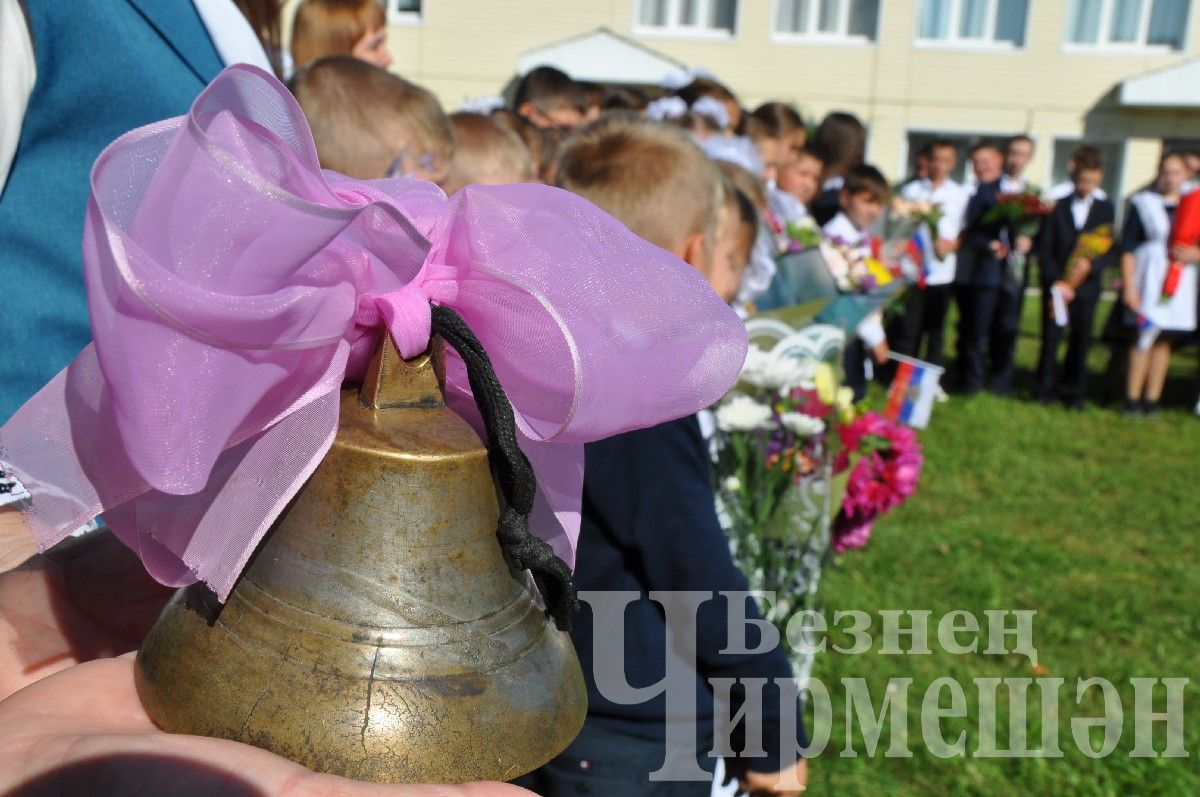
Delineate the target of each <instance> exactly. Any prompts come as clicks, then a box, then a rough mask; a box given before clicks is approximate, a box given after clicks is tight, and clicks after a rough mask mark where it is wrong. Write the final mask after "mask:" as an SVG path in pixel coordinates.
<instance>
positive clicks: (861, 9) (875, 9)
mask: <svg viewBox="0 0 1200 797" xmlns="http://www.w3.org/2000/svg"><path fill="white" fill-rule="evenodd" d="M878 23H879V0H777V2H776V4H775V32H776V33H796V34H800V35H820V36H849V37H853V38H866V39H871V40H874V38H875V33H876V29H877V28H878Z"/></svg>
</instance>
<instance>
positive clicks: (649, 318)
mask: <svg viewBox="0 0 1200 797" xmlns="http://www.w3.org/2000/svg"><path fill="white" fill-rule="evenodd" d="M84 257H85V264H86V269H85V272H86V279H87V288H88V302H89V307H90V311H91V317H92V329H93V334H94V343H93V344H92V345H91V346H89V347H88V348H86V349H85V350H84V351H83V352H82V353H81V354H80V355H79V357H78V358H76V360H75V361H74V362H73V363H72V364H71V365H70V366H69V367H68V368H67V369H65V370H64V371H63V372H62V373H60V374H59V375H58V376H57V377H55V379H54V380H52V381H51V382H50V383H49V384H48V385H47V386H46V387H44V388H43V389H42V390H41V391H40V392H39V393H38V394H37V395H36V396H35V397H34V398H32V399H30V401H29V402H28V403H27V404H26V405H25V406H24V407H22V408H21V409H20V410H19V411H18V412H17V413H16V415H14V416H13V417H12V419H11V420H10V421H9V422H8V423H6V424H5V425H4V427H3V428H0V468H2V469H4V470H5V471H7V472H9V473H10V474H12V475H15V476H16V478H17V479H19V480H20V481H21V482H22V483H23V484H24V486H25V488H26V489H28V490H29V492H30V494H31V495H32V499H31V500H30V501H29V502H28V506H27V507H26V510H25V511H26V516H27V519H28V522H29V526H30V528H31V529H32V532H33V534H34V536H35V537H36V539H37V542H38V544H39V547H41V548H42V549H45V548H47V547H49V546H51V545H53V544H55V543H56V542H58V541H59V540H61V539H62V538H63V537H65V536H66V535H67V534H69V533H70V532H71V530H73V529H75V528H77V527H78V526H79V525H81V524H82V523H84V522H86V521H88V520H89V519H91V518H92V517H94V516H95V515H97V514H100V513H101V512H103V514H104V516H105V519H106V521H107V522H108V524H109V526H110V527H111V528H112V529H113V532H114V533H116V534H117V535H118V536H119V537H120V538H121V540H122V541H124V542H125V543H126V544H127V545H129V546H130V547H131V548H132V549H133V550H135V551H137V552H138V554H139V555H140V556H141V558H142V561H143V562H144V563H145V565H146V568H147V570H148V571H149V572H150V573H151V574H153V575H154V576H155V577H156V578H157V579H159V580H160V581H162V582H163V583H166V584H172V585H184V584H188V583H192V582H194V581H196V580H203V581H205V582H207V583H208V584H209V585H210V586H211V587H212V588H213V589H214V590H215V591H216V592H217V594H218V595H219V596H220V597H221V598H222V599H224V598H225V596H226V595H227V594H228V592H229V590H230V589H231V588H232V585H233V583H234V581H235V580H236V578H237V576H238V574H239V573H240V572H241V570H242V569H243V568H244V566H245V564H246V562H247V560H248V558H249V556H250V554H251V552H252V551H253V550H254V549H255V546H256V545H257V543H258V542H259V540H260V539H261V538H262V536H263V534H264V533H266V531H267V529H268V528H269V527H270V525H271V523H272V522H273V521H274V519H275V518H276V517H277V516H278V515H279V513H280V512H281V511H282V509H283V508H284V507H285V506H286V504H287V502H288V501H289V500H290V499H291V497H292V496H293V495H295V493H296V491H297V490H298V489H299V488H300V486H301V485H302V484H303V483H304V481H305V479H307V478H308V476H309V475H311V473H312V472H313V470H314V469H315V468H316V466H317V464H318V463H319V462H320V461H321V458H322V457H323V456H324V454H325V452H326V451H327V450H328V448H329V446H330V444H331V443H332V441H333V437H334V434H335V432H336V430H337V424H338V394H339V390H340V388H341V385H342V382H343V380H345V379H356V378H361V376H362V374H363V372H364V371H365V368H366V364H367V360H368V359H369V356H370V354H371V349H372V347H373V345H374V342H375V340H376V335H377V334H378V331H377V330H378V327H379V325H380V324H383V325H384V326H386V328H387V330H388V332H389V333H390V334H391V335H392V337H393V338H394V339H395V341H396V343H397V345H398V346H399V348H400V350H401V352H402V353H403V354H405V355H406V356H411V355H413V354H416V353H419V352H420V351H421V350H422V349H424V347H425V345H426V343H427V342H428V340H429V331H430V315H429V302H430V301H434V302H437V303H439V304H444V305H447V306H450V307H453V308H454V309H455V310H456V311H457V312H458V313H459V314H460V315H461V316H462V317H463V318H464V319H465V320H466V322H467V323H468V324H469V325H470V326H471V328H472V329H473V330H474V332H475V333H476V335H477V336H478V337H479V339H480V341H481V342H482V343H483V345H484V347H485V348H486V350H487V352H488V354H489V356H490V357H491V359H492V361H493V364H494V366H495V369H496V373H497V375H498V376H499V378H500V381H501V383H502V384H503V386H504V388H505V390H506V392H507V393H508V396H509V398H510V400H511V401H512V404H513V408H514V411H515V414H516V418H517V423H518V427H519V431H520V434H521V447H522V449H523V450H524V451H525V453H526V455H527V456H528V457H529V459H530V461H531V462H532V464H533V466H534V470H535V472H536V474H537V476H538V480H539V493H538V502H537V506H536V507H535V511H534V515H533V518H532V526H533V530H534V532H535V533H536V534H538V535H539V536H541V537H542V538H543V539H545V540H547V541H549V542H550V543H551V544H552V545H553V546H554V548H555V550H556V552H557V553H558V554H559V555H560V556H562V557H563V558H565V559H566V560H567V561H568V562H571V561H573V559H574V556H573V550H574V539H575V536H576V534H577V533H578V523H579V517H578V512H579V500H580V488H581V484H582V476H583V460H582V444H583V443H585V442H587V441H590V440H596V439H600V438H603V437H607V436H610V435H613V434H616V433H619V432H622V431H626V430H629V429H634V428H640V427H645V426H649V425H653V424H656V423H660V422H662V421H665V420H667V419H671V418H676V417H681V416H683V415H686V414H689V413H692V412H695V411H696V410H698V409H700V408H702V407H705V406H707V405H709V404H711V403H713V402H715V401H716V400H717V399H718V398H719V397H720V396H721V395H722V393H723V392H724V391H725V390H726V389H727V388H728V387H729V385H730V384H732V382H733V381H734V379H735V378H736V376H737V373H738V371H739V369H740V367H741V365H742V362H743V361H744V358H745V348H746V335H745V330H744V327H743V326H742V325H741V323H740V322H739V320H738V318H737V316H736V315H734V313H733V312H732V311H731V310H730V309H729V308H727V307H726V306H725V305H724V304H723V303H722V302H721V301H720V299H718V298H717V296H716V295H715V294H714V293H713V292H712V291H711V290H710V289H709V288H708V286H707V284H706V283H705V282H704V281H703V280H702V279H701V278H700V277H699V276H698V275H697V274H696V273H695V272H694V271H692V270H691V269H689V268H688V267H687V266H686V265H684V264H683V263H682V262H680V261H679V260H678V259H677V258H675V257H674V256H672V255H671V254H669V253H668V252H665V251H663V250H662V249H659V248H657V247H654V246H652V245H650V244H648V243H646V242H645V241H643V240H642V239H640V238H638V237H636V236H634V235H633V234H632V233H630V232H629V231H628V230H627V229H626V228H625V227H624V226H623V225H622V224H620V223H619V222H618V221H616V220H615V219H613V218H612V217H610V216H608V215H606V214H604V213H603V212H601V211H599V210H598V209H596V208H595V207H594V206H592V205H590V204H589V203H587V202H586V201H584V200H582V199H580V198H578V197H576V196H574V195H572V194H569V193H566V192H564V191H560V190H558V189H555V188H549V187H546V186H540V185H510V186H495V187H482V186H473V187H469V188H466V189H464V190H462V191H460V192H459V193H457V194H455V195H454V196H453V197H451V198H450V199H447V198H446V197H445V196H444V195H443V194H442V192H441V191H440V190H439V189H438V188H437V187H436V186H433V185H431V184H428V183H422V182H419V181H415V180H403V179H396V180H378V181H370V182H363V181H356V180H351V179H349V178H346V177H343V176H341V175H338V174H334V173H332V172H322V171H321V169H320V168H319V165H318V161H317V155H316V151H315V149H314V146H313V142H312V137H311V135H310V133H309V130H308V127H307V125H306V123H305V120H304V117H303V115H302V114H301V112H300V109H299V107H298V106H297V105H296V103H295V101H294V100H293V99H292V98H291V96H290V95H289V94H288V92H287V91H286V89H285V88H284V87H283V86H282V85H281V84H280V83H279V82H278V81H276V80H275V79H274V78H272V77H271V76H269V75H268V74H267V73H265V72H262V71H261V70H258V69H256V68H253V67H249V66H245V65H240V66H235V67H230V68H229V69H227V70H225V71H224V72H223V73H222V74H221V75H220V76H219V77H218V78H217V79H216V80H215V81H214V82H213V83H212V85H210V86H209V87H208V89H207V90H206V91H205V92H204V93H203V94H201V95H200V97H199V98H198V99H197V100H196V103H195V105H194V106H193V107H192V109H191V111H190V113H189V114H188V115H187V116H184V117H180V118H176V119H170V120H167V121H164V122H160V123H158V124H154V125H150V126H147V127H144V128H140V129H138V130H134V131H132V132H130V133H128V134H126V135H125V136H122V137H121V138H120V139H118V140H117V141H116V142H114V143H113V144H112V145H111V146H110V147H109V148H108V149H107V150H105V151H104V153H103V154H102V155H101V156H100V158H99V159H98V160H97V162H96V165H95V168H94V170H93V173H92V196H91V200H90V202H89V206H88V214H87V221H86V228H85V233H84ZM455 366H457V367H455ZM447 370H448V374H447V393H448V396H447V398H448V401H449V402H450V404H451V406H452V407H455V408H456V409H457V410H459V411H460V412H461V413H462V414H464V416H466V417H471V416H472V415H473V413H474V405H473V402H472V400H471V397H470V392H469V389H468V388H467V383H466V378H465V373H464V372H463V369H462V367H461V363H460V362H457V361H451V362H450V363H448V368H447Z"/></svg>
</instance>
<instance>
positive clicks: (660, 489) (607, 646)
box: [515, 115, 807, 797]
mask: <svg viewBox="0 0 1200 797" xmlns="http://www.w3.org/2000/svg"><path fill="white" fill-rule="evenodd" d="M558 182H559V185H560V187H562V188H566V189H567V190H569V191H572V192H574V193H576V194H579V195H581V196H583V197H584V198H586V199H588V200H590V201H592V202H594V203H595V204H596V205H598V206H599V207H600V208H602V209H604V210H606V211H608V212H609V213H612V214H613V215H614V216H616V217H617V218H618V219H620V220H621V221H622V222H624V223H625V224H626V225H627V226H628V227H629V229H630V230H632V231H633V232H635V233H637V234H638V235H641V236H642V237H643V238H645V239H646V240H648V241H650V242H651V243H655V244H657V245H659V246H662V247H663V248H665V249H668V250H670V251H672V252H674V253H675V254H676V255H678V256H679V258H680V259H681V260H683V261H685V262H687V263H689V264H690V265H692V266H693V267H694V268H696V269H697V270H698V271H699V272H700V273H701V274H703V275H704V276H705V277H706V278H708V280H709V283H710V284H712V285H714V289H715V290H717V292H718V294H719V295H724V296H725V297H726V298H731V297H732V296H733V295H734V294H735V293H736V285H734V286H733V290H732V291H730V292H729V293H728V294H726V293H724V290H723V289H722V288H720V287H718V286H720V285H721V284H722V280H721V279H720V278H719V274H720V273H721V272H720V271H719V270H718V266H719V264H718V263H717V262H716V261H717V260H718V259H719V258H718V256H717V254H716V251H717V246H716V242H717V239H718V238H719V237H720V236H719V234H718V229H717V228H718V227H719V226H720V224H721V215H722V214H721V211H720V209H719V204H718V202H717V199H718V197H719V195H720V191H721V181H720V177H719V172H718V171H717V168H716V166H715V165H713V163H712V162H711V161H710V160H709V159H708V158H707V157H706V156H705V155H704V153H703V152H702V151H701V150H700V149H699V148H698V147H697V146H696V145H695V144H694V143H692V142H691V141H690V140H689V139H688V138H687V137H686V136H685V135H684V133H683V132H682V131H681V130H680V129H678V128H676V127H673V126H668V125H664V124H660V123H655V122H650V121H648V120H643V119H639V118H637V117H632V116H628V117H627V116H624V115H610V116H606V117H604V118H602V119H600V120H598V121H596V122H593V123H592V124H591V125H589V126H588V127H586V128H584V129H583V130H582V131H580V132H579V133H577V134H576V135H575V136H573V137H572V138H571V139H570V141H569V142H568V143H567V144H566V146H565V147H564V148H563V151H562V153H561V155H560V159H559V172H558ZM668 311H669V308H664V312H668ZM709 468H710V462H709V454H708V446H707V443H706V442H705V440H704V438H703V436H702V434H701V431H700V424H699V421H698V419H697V417H696V416H694V415H692V416H688V417H686V418H680V419H678V420H675V421H669V422H667V423H661V424H659V425H658V426H653V427H650V428H648V429H639V430H636V431H632V432H626V433H625V434H620V435H616V436H615V437H610V438H608V439H606V440H599V441H597V442H594V443H588V444H587V445H586V446H585V447H584V478H583V506H582V517H581V528H580V534H579V550H578V556H577V562H576V567H575V585H576V587H578V588H579V590H580V593H581V594H586V593H593V592H594V593H601V592H607V593H609V594H616V593H621V592H623V593H625V594H626V595H630V594H631V593H632V594H638V595H640V597H639V598H638V599H636V600H633V601H632V602H629V603H628V605H627V606H625V607H624V610H623V615H621V616H622V617H623V620H622V623H621V625H622V628H623V631H624V639H619V638H614V637H611V636H605V633H604V631H605V630H606V629H607V630H608V631H611V627H610V626H609V625H608V624H607V622H606V621H605V617H606V616H607V615H605V614H604V613H603V612H601V611H600V609H599V608H598V607H597V605H596V604H595V603H594V602H595V601H596V600H597V599H598V598H597V596H592V597H590V598H587V600H586V601H585V603H584V605H583V606H582V607H581V611H580V612H579V613H578V614H576V615H575V618H574V627H573V628H572V630H571V639H572V641H573V642H574V643H575V649H576V651H577V652H578V654H579V660H580V664H581V665H582V667H583V675H584V681H585V683H586V685H587V690H588V715H587V720H586V722H585V723H584V726H583V730H581V731H580V733H579V736H578V737H576V739H575V740H574V741H573V742H572V743H571V745H570V746H569V747H568V748H567V749H566V750H565V751H563V753H561V754H560V755H559V756H558V757H557V758H555V759H554V760H552V761H550V762H549V763H548V764H546V765H545V766H543V767H542V768H540V769H538V770H536V771H535V772H532V773H530V774H529V775H526V776H523V777H521V778H519V779H517V780H516V781H515V782H516V783H517V784H518V785H520V786H524V787H525V788H528V789H531V790H532V791H534V792H536V793H537V794H539V795H542V797H575V795H579V794H587V793H590V794H593V795H597V797H600V795H605V796H606V797H607V795H613V796H614V797H617V796H618V795H619V797H652V796H653V797H708V795H709V794H710V793H711V791H712V782H711V780H710V779H708V778H706V777H705V776H704V774H703V773H705V772H708V773H711V772H712V770H713V768H714V767H715V765H716V762H715V760H713V758H712V757H711V756H709V755H708V751H709V750H711V749H712V743H713V728H714V725H713V723H714V717H716V716H717V715H718V714H717V712H718V710H719V708H720V707H719V706H718V703H717V700H716V698H715V696H714V687H713V679H717V678H722V679H724V678H735V679H736V678H742V679H745V678H756V679H767V683H768V685H767V686H766V687H764V688H763V700H762V703H761V705H760V706H759V707H758V709H757V710H753V708H754V707H753V705H752V704H747V703H746V702H745V700H746V693H745V692H744V691H740V690H739V691H737V692H736V693H735V694H734V695H733V696H732V697H731V700H730V703H731V705H730V706H729V708H730V712H731V713H730V716H735V715H736V713H737V711H738V710H739V709H740V708H743V707H745V708H747V710H748V711H749V713H748V715H747V717H746V723H747V725H748V724H749V723H755V724H757V725H759V727H760V728H761V729H762V739H763V741H762V749H763V750H764V751H765V752H767V753H768V755H766V756H763V757H758V758H749V757H739V758H737V759H730V760H728V761H727V765H728V766H729V768H730V769H729V771H730V773H731V774H733V775H734V776H735V777H736V778H737V779H738V780H739V781H740V785H741V787H742V788H743V790H744V791H748V792H751V793H755V794H758V793H767V794H773V793H776V791H777V790H776V788H775V787H776V786H777V785H779V784H780V783H781V782H782V783H783V784H784V785H786V784H787V783H790V782H797V783H799V784H801V785H803V784H804V783H805V780H806V778H807V765H806V763H805V760H804V759H803V758H798V757H797V755H795V754H791V755H785V754H784V753H783V752H782V750H783V747H782V745H783V742H784V741H785V740H786V741H787V742H788V743H791V742H792V741H793V740H797V741H801V742H802V741H803V740H802V737H803V727H802V725H803V712H799V713H798V714H797V715H796V716H794V717H791V716H788V715H785V714H784V713H783V712H782V709H781V705H780V701H781V699H782V698H781V694H782V695H783V696H786V695H787V693H781V692H780V690H779V687H778V685H779V683H780V681H781V680H788V679H790V678H791V675H792V671H791V665H790V664H789V663H788V660H787V657H786V655H785V653H784V650H783V649H782V648H781V647H779V646H776V647H773V648H771V649H770V650H763V651H757V650H754V651H750V650H749V648H746V649H745V652H739V651H738V649H737V648H735V647H734V646H732V645H731V644H730V640H729V638H728V634H727V629H728V624H727V618H728V608H729V605H728V603H727V598H726V597H725V596H724V595H717V596H715V597H712V598H711V599H709V600H706V601H704V602H703V603H702V604H701V605H700V607H699V609H698V610H697V612H696V617H695V621H694V622H695V625H694V626H691V627H690V630H689V628H680V627H678V626H675V625H668V623H667V617H666V613H665V611H664V606H663V605H660V604H659V603H658V602H657V601H655V600H651V599H650V598H649V597H647V593H648V592H652V591H664V592H684V591H691V592H700V593H705V594H709V593H714V592H716V591H722V592H725V593H728V592H741V591H745V590H746V589H747V585H746V579H745V576H743V575H742V574H741V572H740V571H739V570H738V569H737V566H736V565H735V564H734V562H733V558H732V556H731V554H730V552H729V544H728V541H727V539H726V537H725V533H724V531H722V529H721V525H720V523H719V522H718V520H717V515H716V509H715V505H714V501H713V491H712V486H711V481H710V479H711V475H710V471H709ZM735 606H736V604H735ZM741 608H745V609H746V614H747V616H748V617H753V618H755V619H758V617H759V615H758V612H757V609H756V608H755V607H754V605H753V603H752V602H748V603H747V602H743V607H741ZM598 630H599V631H600V632H601V633H599V635H598V634H597V631H598ZM689 635H690V639H691V642H688V643H685V642H683V641H682V640H685V638H689ZM597 636H599V637H600V638H597ZM614 636H615V634H614ZM679 645H684V646H685V647H687V646H689V645H690V646H693V647H691V652H693V653H694V654H695V660H694V661H687V660H686V658H687V656H686V655H684V658H685V661H684V665H685V669H686V670H687V672H686V673H685V674H684V676H683V678H682V679H676V680H675V681H674V682H673V685H674V687H675V688H677V689H679V688H681V689H683V690H686V691H687V692H688V693H694V695H695V702H694V703H693V704H692V706H691V708H693V709H694V711H692V712H691V713H690V714H689V713H688V712H687V711H684V712H682V713H680V712H679V711H678V710H677V708H676V707H675V706H673V705H670V704H668V701H667V700H666V698H665V697H664V695H663V694H662V693H659V694H657V695H653V694H651V695H649V696H647V697H644V698H638V700H639V701H640V702H634V701H628V702H622V700H620V699H619V698H618V697H613V696H611V695H609V694H607V693H606V691H605V690H604V689H602V688H601V683H602V676H604V674H605V672H608V670H607V669H606V663H607V665H611V664H612V663H613V662H612V661H611V658H617V659H618V663H619V667H620V668H621V669H622V670H623V672H622V673H619V674H618V677H624V678H625V679H626V683H628V684H631V685H637V686H648V685H651V684H655V683H659V682H660V681H662V680H663V679H664V678H666V677H667V675H668V672H669V671H668V669H667V668H668V658H669V656H668V652H669V651H676V649H677V647H678V646H679ZM610 654H611V656H610ZM650 691H651V692H653V690H650ZM680 723H682V724H683V726H684V727H683V731H684V735H685V736H686V737H688V738H695V739H696V740H697V746H696V747H694V748H692V749H690V750H689V749H683V748H679V747H672V748H671V749H667V742H668V740H669V739H670V738H671V735H670V734H671V733H672V731H670V730H668V729H669V728H670V729H675V730H678V729H679V728H680V727H681V725H680ZM684 747H686V745H684ZM789 749H790V748H789ZM697 751H699V753H700V756H701V760H699V761H697V758H696V754H697ZM689 759H690V760H689ZM660 766H661V767H663V768H664V769H665V770H666V773H665V774H668V775H669V776H670V777H671V778H673V777H674V775H671V773H672V772H680V770H681V769H696V770H697V771H698V772H699V774H700V779H699V780H673V779H668V780H658V779H655V780H651V779H650V774H651V773H652V772H655V771H657V770H659V768H660ZM681 774H683V773H681Z"/></svg>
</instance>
